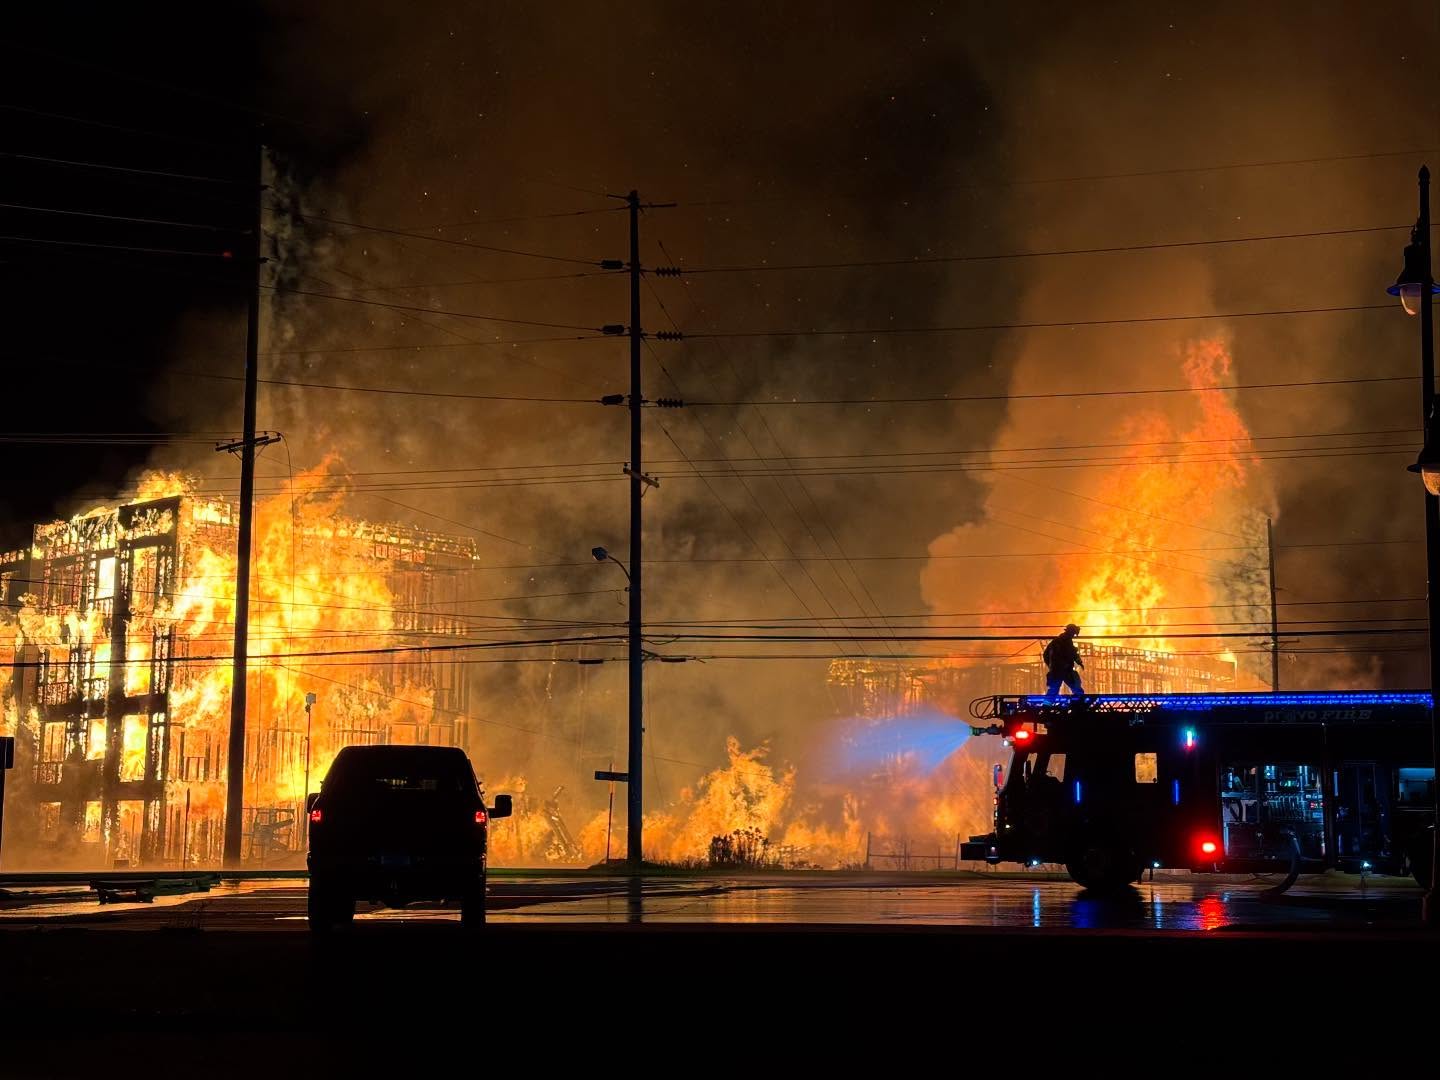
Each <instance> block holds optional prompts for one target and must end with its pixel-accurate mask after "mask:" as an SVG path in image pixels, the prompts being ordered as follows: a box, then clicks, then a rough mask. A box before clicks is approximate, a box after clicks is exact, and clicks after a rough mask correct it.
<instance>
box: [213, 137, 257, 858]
mask: <svg viewBox="0 0 1440 1080" xmlns="http://www.w3.org/2000/svg"><path fill="white" fill-rule="evenodd" d="M264 171H265V148H264V147H263V146H260V147H257V148H256V151H255V187H254V194H255V220H254V224H253V226H252V233H251V240H252V241H253V242H252V244H251V262H252V264H253V267H254V274H255V277H254V281H253V282H251V286H250V304H249V311H248V312H247V314H246V320H245V428H244V431H243V432H242V433H241V436H240V445H239V447H238V449H239V451H240V507H239V517H240V520H239V530H238V535H237V537H236V541H235V659H234V662H233V666H232V669H231V684H230V747H229V752H228V754H227V756H226V759H225V848H224V859H223V862H224V866H225V869H227V870H238V869H240V842H241V837H242V835H243V830H244V820H243V819H244V812H245V680H246V676H247V674H248V671H249V662H248V661H249V644H250V639H249V633H250V536H251V531H252V530H251V524H252V517H253V515H254V509H255V507H254V503H255V406H256V398H257V396H258V393H259V385H260V357H259V352H260V269H261V267H262V266H263V265H264V262H265V260H264V258H263V257H262V254H261V253H262V251H263V246H262V238H263V235H264V234H263V231H262V229H261V225H262V215H263V214H264V193H265V176H264Z"/></svg>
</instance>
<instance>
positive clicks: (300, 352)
mask: <svg viewBox="0 0 1440 1080" xmlns="http://www.w3.org/2000/svg"><path fill="white" fill-rule="evenodd" d="M427 310H428V309H427ZM416 321H419V320H416ZM446 333H453V331H449V330H447V331H446ZM605 340H607V339H606V338H604V337H600V336H598V335H587V336H585V337H574V336H569V335H567V336H565V337H536V338H515V339H513V340H505V341H435V342H417V343H415V344H411V345H354V346H348V347H344V348H335V349H324V348H320V347H319V346H315V347H313V348H299V349H270V350H268V351H266V352H262V353H261V354H260V355H261V356H332V355H336V356H338V355H340V354H343V353H374V352H422V351H428V350H431V349H478V348H496V347H499V346H506V345H549V344H555V343H559V342H565V341H605Z"/></svg>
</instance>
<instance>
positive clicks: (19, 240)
mask: <svg viewBox="0 0 1440 1080" xmlns="http://www.w3.org/2000/svg"><path fill="white" fill-rule="evenodd" d="M0 240H4V241H8V242H10V243H15V244H44V245H45V246H47V247H81V248H99V249H102V250H105V251H131V252H135V253H137V254H141V255H186V256H189V257H191V258H197V259H224V260H229V259H231V258H233V254H232V253H231V252H229V251H186V250H183V249H180V248H157V247H140V246H137V245H133V244H101V243H96V242H95V241H89V240H46V239H41V238H40V237H38V236H0Z"/></svg>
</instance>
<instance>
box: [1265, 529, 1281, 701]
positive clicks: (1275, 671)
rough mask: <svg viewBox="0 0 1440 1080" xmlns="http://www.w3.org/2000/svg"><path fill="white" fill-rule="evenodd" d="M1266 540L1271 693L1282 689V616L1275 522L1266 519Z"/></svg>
mask: <svg viewBox="0 0 1440 1080" xmlns="http://www.w3.org/2000/svg"><path fill="white" fill-rule="evenodd" d="M1265 540H1266V543H1267V544H1268V546H1269V548H1270V692H1271V693H1272V694H1273V693H1276V692H1278V691H1279V689H1280V615H1279V608H1280V604H1279V600H1278V599H1277V597H1276V595H1275V594H1276V591H1277V590H1276V586H1275V522H1274V520H1273V519H1272V518H1268V517H1267V518H1266V519H1265Z"/></svg>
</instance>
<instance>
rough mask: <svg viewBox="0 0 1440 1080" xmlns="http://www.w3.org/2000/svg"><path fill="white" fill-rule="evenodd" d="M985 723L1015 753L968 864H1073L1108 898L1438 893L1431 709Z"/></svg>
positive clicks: (1402, 702) (982, 732)
mask: <svg viewBox="0 0 1440 1080" xmlns="http://www.w3.org/2000/svg"><path fill="white" fill-rule="evenodd" d="M971 712H972V714H973V715H974V717H975V718H976V719H977V720H980V721H989V723H987V724H985V725H984V726H972V728H971V731H972V733H973V734H974V735H976V736H990V737H999V738H1002V739H1004V740H1005V743H1006V744H1007V745H1008V746H1009V747H1010V749H1011V751H1012V753H1011V759H1010V766H1009V768H1008V769H1005V768H1004V767H1003V766H998V765H997V766H996V767H995V829H994V831H993V832H991V833H989V834H988V835H985V836H973V837H971V838H970V842H969V843H967V844H963V845H962V847H961V857H962V858H964V859H971V860H983V861H985V862H988V863H991V864H996V863H1002V862H1014V863H1023V864H1027V865H1032V866H1033V865H1038V864H1041V863H1060V864H1063V865H1064V866H1065V868H1066V870H1067V871H1068V872H1069V874H1070V876H1071V878H1073V879H1074V880H1075V881H1076V882H1077V883H1078V884H1080V885H1081V886H1082V887H1084V888H1087V889H1091V890H1095V891H1101V892H1103V891H1113V890H1117V889H1123V888H1125V887H1127V886H1128V885H1129V884H1130V883H1132V882H1135V881H1137V880H1139V879H1140V878H1141V876H1142V874H1143V873H1144V872H1145V871H1146V870H1147V869H1150V868H1157V869H1158V868H1161V867H1168V868H1183V869H1187V870H1190V871H1193V872H1199V873H1207V872H1209V873H1255V874H1279V875H1283V876H1284V881H1283V884H1282V885H1280V886H1277V888H1288V887H1289V885H1290V884H1291V883H1293V882H1294V880H1295V879H1296V877H1297V876H1298V875H1299V874H1301V873H1320V872H1322V871H1325V870H1328V869H1339V870H1343V871H1347V872H1352V873H1367V872H1373V873H1378V874H1403V873H1407V872H1408V873H1411V874H1413V875H1414V876H1415V879H1416V880H1417V881H1418V882H1420V883H1421V884H1422V885H1429V883H1430V867H1431V864H1432V859H1433V853H1434V833H1435V768H1434V758H1433V757H1432V746H1431V697H1430V695H1429V694H1427V693H1273V694H1272V693H1233V694H1136V695H1128V694H1127V695H1118V694H1100V695H1087V696H1080V697H1031V696H1000V697H992V698H982V699H979V700H978V701H976V702H974V703H972V705H971Z"/></svg>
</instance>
